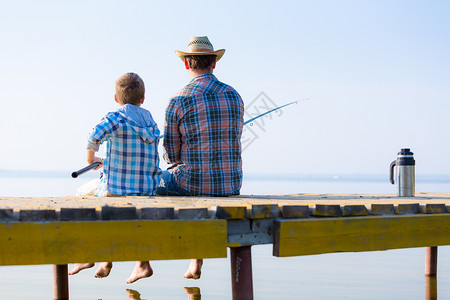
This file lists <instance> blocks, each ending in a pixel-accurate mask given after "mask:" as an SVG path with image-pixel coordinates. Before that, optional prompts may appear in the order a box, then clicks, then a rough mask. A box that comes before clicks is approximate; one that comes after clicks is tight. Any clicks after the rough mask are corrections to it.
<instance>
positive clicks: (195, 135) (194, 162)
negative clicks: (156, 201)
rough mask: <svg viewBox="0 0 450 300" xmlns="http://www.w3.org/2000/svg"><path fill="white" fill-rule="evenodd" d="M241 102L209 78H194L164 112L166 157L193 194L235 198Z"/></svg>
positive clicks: (239, 165) (239, 162)
mask: <svg viewBox="0 0 450 300" xmlns="http://www.w3.org/2000/svg"><path fill="white" fill-rule="evenodd" d="M243 123H244V104H243V102H242V99H241V97H240V96H239V94H238V93H237V92H236V90H235V89H233V88H232V87H231V86H228V85H226V84H224V83H222V82H220V81H218V80H217V78H216V77H215V76H214V75H213V74H203V75H200V76H197V77H195V78H194V79H193V80H192V81H191V82H190V83H189V84H188V85H187V86H186V87H184V89H183V90H181V91H180V92H179V93H177V94H176V95H175V96H174V97H173V98H172V99H171V100H170V102H169V105H168V106H167V109H166V119H165V125H164V142H163V146H164V152H165V153H164V158H165V160H166V161H167V162H168V163H170V164H178V165H177V166H176V167H175V168H174V175H175V180H176V182H177V183H178V184H179V185H180V186H181V187H183V188H184V189H186V190H187V191H188V192H189V193H191V194H192V195H211V196H225V195H238V194H239V191H240V188H241V185H242V159H241V135H242V126H243Z"/></svg>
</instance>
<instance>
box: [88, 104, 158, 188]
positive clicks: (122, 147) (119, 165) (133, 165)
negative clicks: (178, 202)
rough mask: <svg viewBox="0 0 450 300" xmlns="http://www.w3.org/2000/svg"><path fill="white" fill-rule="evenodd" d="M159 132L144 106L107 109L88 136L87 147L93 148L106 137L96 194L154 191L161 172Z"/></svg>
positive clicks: (129, 105)
mask: <svg viewBox="0 0 450 300" xmlns="http://www.w3.org/2000/svg"><path fill="white" fill-rule="evenodd" d="M159 135H160V131H159V129H158V126H157V125H156V123H155V121H154V120H153V118H152V115H151V113H150V112H149V111H148V110H146V109H144V108H141V107H139V106H135V105H131V104H125V105H124V106H122V107H121V108H120V109H119V110H117V111H115V112H110V113H108V114H107V115H106V116H105V117H104V118H103V120H102V121H101V122H100V123H99V124H98V125H97V126H96V127H95V128H94V130H93V132H92V133H91V135H90V136H89V146H88V149H91V150H93V151H97V150H98V146H99V145H100V144H101V143H102V142H104V141H107V145H106V157H105V159H104V160H103V177H102V179H101V183H100V186H99V188H98V190H97V192H96V195H97V196H107V195H128V196H132V195H134V196H136V195H154V194H155V190H156V187H157V185H158V183H159V178H160V174H161V170H160V169H159V167H158V166H159V156H158V142H159Z"/></svg>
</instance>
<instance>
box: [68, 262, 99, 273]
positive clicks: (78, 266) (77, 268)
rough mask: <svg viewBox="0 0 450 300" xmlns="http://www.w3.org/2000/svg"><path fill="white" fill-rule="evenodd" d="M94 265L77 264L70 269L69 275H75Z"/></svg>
mask: <svg viewBox="0 0 450 300" xmlns="http://www.w3.org/2000/svg"><path fill="white" fill-rule="evenodd" d="M94 265H95V264H94V263H83V264H75V265H74V266H73V268H72V270H70V271H69V275H75V274H77V273H78V272H80V271H81V270H84V269H89V268H92V267H93V266H94Z"/></svg>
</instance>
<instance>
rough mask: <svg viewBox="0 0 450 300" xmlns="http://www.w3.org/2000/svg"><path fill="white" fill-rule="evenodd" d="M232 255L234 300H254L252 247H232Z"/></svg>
mask: <svg viewBox="0 0 450 300" xmlns="http://www.w3.org/2000/svg"><path fill="white" fill-rule="evenodd" d="M230 254H231V255H230V256H231V258H230V259H231V287H232V291H233V300H253V277H252V250H251V246H244V247H231V248H230Z"/></svg>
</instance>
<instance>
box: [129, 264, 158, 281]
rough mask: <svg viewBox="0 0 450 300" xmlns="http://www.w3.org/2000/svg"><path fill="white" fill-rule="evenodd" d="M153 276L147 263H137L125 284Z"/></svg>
mask: <svg viewBox="0 0 450 300" xmlns="http://www.w3.org/2000/svg"><path fill="white" fill-rule="evenodd" d="M152 275H153V269H152V267H151V266H150V262H149V261H137V262H136V265H135V266H134V270H133V272H132V273H131V275H130V277H128V279H127V283H133V282H135V281H136V280H139V279H142V278H147V277H150V276H152Z"/></svg>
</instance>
